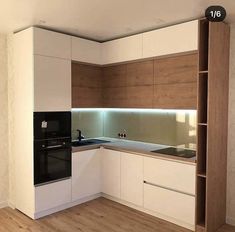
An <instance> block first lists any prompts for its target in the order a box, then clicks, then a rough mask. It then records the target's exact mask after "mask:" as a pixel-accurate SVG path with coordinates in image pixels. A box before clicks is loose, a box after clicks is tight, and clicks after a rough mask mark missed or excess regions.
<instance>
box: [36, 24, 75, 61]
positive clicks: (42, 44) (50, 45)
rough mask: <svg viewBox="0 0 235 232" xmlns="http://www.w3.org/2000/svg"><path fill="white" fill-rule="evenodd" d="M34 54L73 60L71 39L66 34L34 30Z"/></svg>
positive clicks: (39, 29)
mask: <svg viewBox="0 0 235 232" xmlns="http://www.w3.org/2000/svg"><path fill="white" fill-rule="evenodd" d="M33 31H34V54H36V55H44V56H52V57H57V58H63V59H71V37H70V36H68V35H65V34H61V33H57V32H53V31H48V30H45V29H41V28H33Z"/></svg>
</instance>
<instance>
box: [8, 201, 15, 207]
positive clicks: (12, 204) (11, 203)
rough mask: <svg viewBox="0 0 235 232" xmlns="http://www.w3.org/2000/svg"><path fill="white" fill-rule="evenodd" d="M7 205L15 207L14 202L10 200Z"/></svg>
mask: <svg viewBox="0 0 235 232" xmlns="http://www.w3.org/2000/svg"><path fill="white" fill-rule="evenodd" d="M8 206H9V207H10V208H12V209H16V207H15V204H14V203H13V202H11V201H8Z"/></svg>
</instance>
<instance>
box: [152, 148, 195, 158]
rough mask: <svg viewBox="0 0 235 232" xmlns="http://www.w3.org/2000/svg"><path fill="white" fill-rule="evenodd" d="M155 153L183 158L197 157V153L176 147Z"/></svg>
mask: <svg viewBox="0 0 235 232" xmlns="http://www.w3.org/2000/svg"><path fill="white" fill-rule="evenodd" d="M152 152H154V153H159V154H163V155H172V156H178V157H182V158H193V157H195V156H196V151H194V150H190V149H184V148H176V147H167V148H163V149H159V150H155V151H152Z"/></svg>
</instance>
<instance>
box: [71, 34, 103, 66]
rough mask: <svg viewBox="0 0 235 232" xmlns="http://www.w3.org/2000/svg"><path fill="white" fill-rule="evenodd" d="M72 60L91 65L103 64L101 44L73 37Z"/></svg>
mask: <svg viewBox="0 0 235 232" xmlns="http://www.w3.org/2000/svg"><path fill="white" fill-rule="evenodd" d="M72 60H74V61H80V62H86V63H91V64H102V61H101V43H99V42H95V41H91V40H87V39H82V38H78V37H72Z"/></svg>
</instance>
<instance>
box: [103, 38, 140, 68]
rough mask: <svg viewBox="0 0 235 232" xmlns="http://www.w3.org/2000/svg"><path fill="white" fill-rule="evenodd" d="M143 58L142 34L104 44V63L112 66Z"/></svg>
mask: <svg viewBox="0 0 235 232" xmlns="http://www.w3.org/2000/svg"><path fill="white" fill-rule="evenodd" d="M141 58H142V34H138V35H133V36H129V37H125V38H122V39H116V40H112V41H108V42H104V43H102V63H103V64H111V63H118V62H124V61H129V60H137V59H141Z"/></svg>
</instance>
